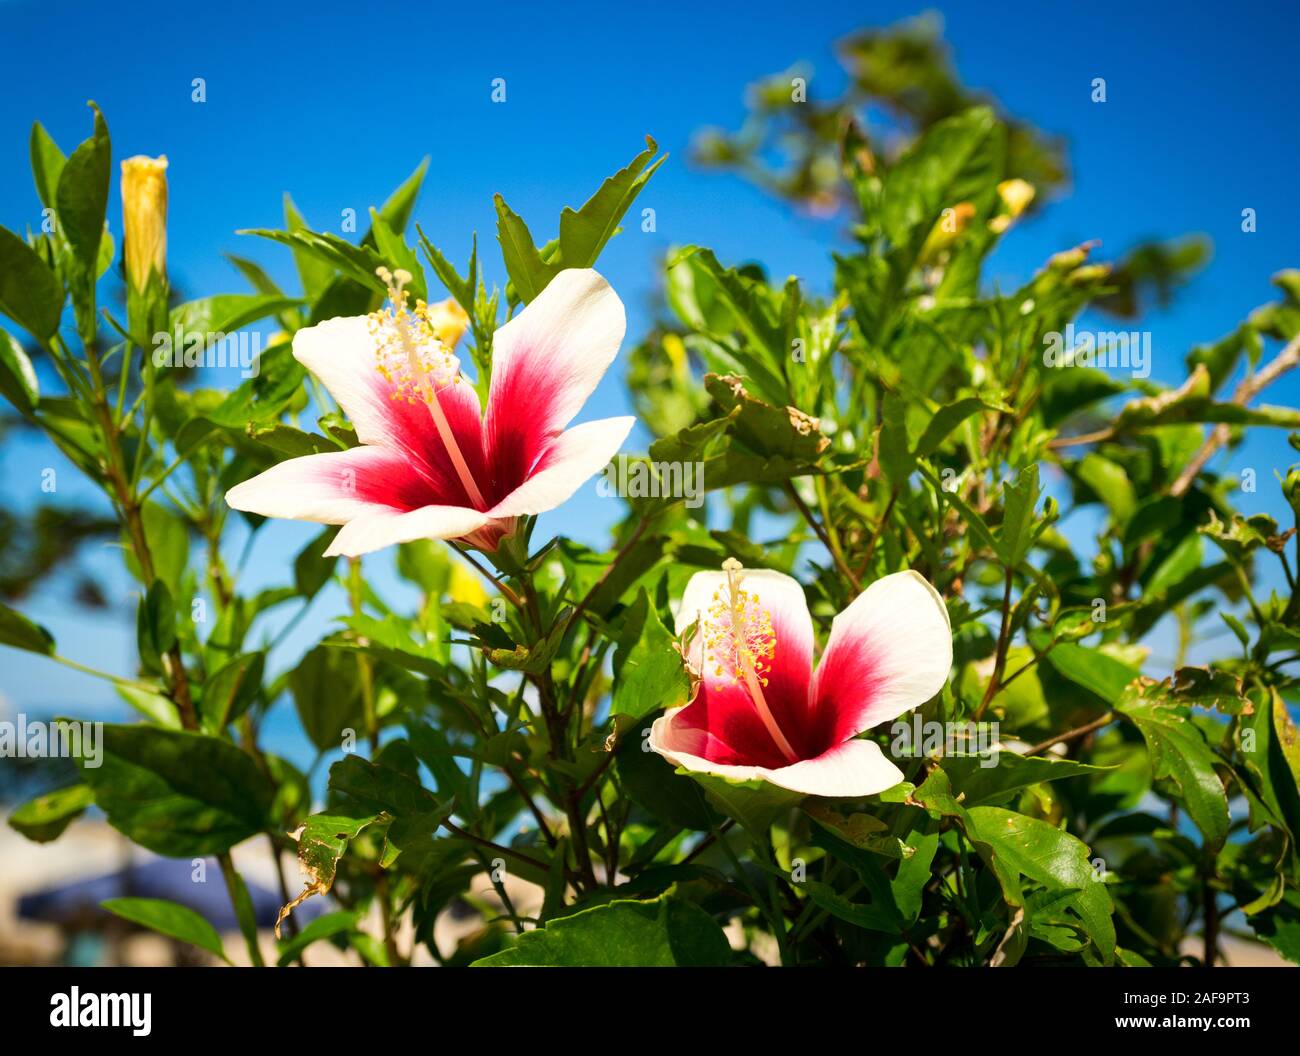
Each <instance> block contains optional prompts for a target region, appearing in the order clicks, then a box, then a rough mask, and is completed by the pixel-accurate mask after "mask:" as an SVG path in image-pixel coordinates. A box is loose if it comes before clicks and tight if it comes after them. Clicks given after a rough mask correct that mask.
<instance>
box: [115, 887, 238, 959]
mask: <svg viewBox="0 0 1300 1056" xmlns="http://www.w3.org/2000/svg"><path fill="white" fill-rule="evenodd" d="M100 905H101V906H103V907H104V908H105V909H106V910H108V911H109V912H110V913H112V914H114V915H115V916H119V917H121V918H122V919H123V920H129V921H131V923H133V924H139V925H141V926H142V927H146V928H149V929H150V930H151V931H156V932H158V933H159V934H160V935H166V936H167V937H168V938H172V939H179V940H180V941H181V942H188V943H191V944H192V945H194V946H197V947H199V949H202V950H207V951H208V952H209V953H211V954H215V955H216V956H218V957H220V958H221V959H222V960H223V961H225V962H226V963H227V964H229V963H230V958H229V957H227V956H226V951H225V948H224V947H223V946H222V945H221V936H220V935H218V934H217V929H216V928H214V927H213V926H212V925H211V924H209V923H208V922H207V920H206V919H205V918H204V917H202V916H200V915H199V914H198V913H196V912H194V910H192V909H190V908H189V907H188V906H182V905H180V904H179V903H176V902H169V901H167V899H165V898H110V899H106V900H105V901H103V902H101V903H100Z"/></svg>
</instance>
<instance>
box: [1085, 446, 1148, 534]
mask: <svg viewBox="0 0 1300 1056" xmlns="http://www.w3.org/2000/svg"><path fill="white" fill-rule="evenodd" d="M1075 472H1076V473H1077V474H1078V476H1079V479H1080V480H1082V481H1083V482H1084V483H1085V484H1087V485H1088V487H1090V488H1091V489H1092V490H1093V491H1095V492H1096V493H1097V495H1098V497H1099V498H1100V499H1101V501H1102V502H1103V503H1105V504H1106V507H1107V508H1108V509H1109V510H1110V512H1111V514H1112V515H1113V516H1114V518H1115V523H1116V524H1120V525H1122V524H1123V523H1124V522H1125V521H1127V520H1128V519H1129V517H1131V516H1132V514H1133V511H1134V509H1135V508H1136V506H1137V492H1136V491H1135V490H1134V488H1133V482H1132V481H1130V480H1129V479H1128V474H1127V473H1125V472H1124V468H1123V467H1122V466H1120V465H1119V464H1118V463H1115V462H1112V461H1111V460H1110V459H1108V458H1102V456H1101V455H1098V454H1096V453H1095V452H1089V453H1088V454H1087V455H1084V457H1083V459H1082V460H1081V461H1080V462H1079V464H1078V466H1077V467H1076V469H1075Z"/></svg>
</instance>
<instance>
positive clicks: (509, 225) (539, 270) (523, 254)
mask: <svg viewBox="0 0 1300 1056" xmlns="http://www.w3.org/2000/svg"><path fill="white" fill-rule="evenodd" d="M492 200H493V202H495V203H496V210H497V241H498V242H500V243H501V255H502V257H503V258H504V260H505V265H506V272H507V274H509V276H510V282H511V284H512V285H513V286H514V288H515V292H516V293H517V294H518V295H519V299H520V300H522V301H523V302H524V303H525V304H528V303H530V302H531V301H532V300H533V298H534V297H536V296H537V295H538V294H539V293H541V292H542V290H544V289H546V287H547V284H548V283H550V281H551V280H552V279H553V278H555V276H556V275H558V274H559V272H560V268H559V267H557V266H556V265H554V264H548V263H546V262H545V261H543V260H542V257H541V254H540V253H538V251H537V246H536V244H535V243H534V242H533V236H532V234H530V233H529V230H528V225H527V224H525V223H524V221H523V220H522V219H521V218H520V216H519V214H518V213H515V212H514V211H512V210H511V208H510V206H508V205H506V200H505V199H504V198H502V197H501V195H499V194H498V195H495V196H494V197H493V199H492Z"/></svg>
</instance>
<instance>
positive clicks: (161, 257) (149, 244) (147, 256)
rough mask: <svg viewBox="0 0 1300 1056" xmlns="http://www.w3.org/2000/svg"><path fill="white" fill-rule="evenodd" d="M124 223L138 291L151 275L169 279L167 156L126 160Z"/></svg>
mask: <svg viewBox="0 0 1300 1056" xmlns="http://www.w3.org/2000/svg"><path fill="white" fill-rule="evenodd" d="M122 227H123V231H124V234H123V238H124V241H125V244H124V246H123V248H122V253H123V257H124V259H125V262H126V277H127V281H128V282H129V283H130V284H131V286H132V287H133V288H134V289H135V290H136V291H137V292H143V291H144V290H145V289H147V288H148V286H149V277H150V275H152V274H154V273H156V274H157V275H158V277H159V278H160V279H162V280H163V281H166V279H167V158H166V156H163V157H158V158H150V157H146V156H144V155H142V154H141V155H137V156H136V157H134V158H127V159H126V160H125V161H124V162H122Z"/></svg>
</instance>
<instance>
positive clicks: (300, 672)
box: [289, 645, 364, 752]
mask: <svg viewBox="0 0 1300 1056" xmlns="http://www.w3.org/2000/svg"><path fill="white" fill-rule="evenodd" d="M289 692H290V693H292V694H293V702H294V706H295V707H296V708H297V709H298V719H299V721H300V722H301V723H302V727H303V730H304V731H305V732H306V734H307V736H308V737H310V738H311V743H312V744H314V745H315V746H316V747H317V748H319V749H320V750H321V751H322V752H327V751H330V750H331V749H334V748H337V747H339V745H340V744H341V743H342V742H343V733H344V731H345V730H352V731H353V732H354V733H355V732H356V731H358V730H361V729H362V726H363V724H364V711H363V708H362V696H361V678H360V674H359V672H358V671H357V658H356V656H354V655H353V654H352V653H350V652H347V651H344V650H342V649H332V648H330V647H329V646H325V645H318V646H316V648H315V649H313V650H312V651H311V652H309V653H308V654H307V655H306V656H304V657H303V658H302V661H301V662H300V663H299V664H298V666H297V667H295V668H294V669H293V670H292V671H291V672H290V673H289Z"/></svg>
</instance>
